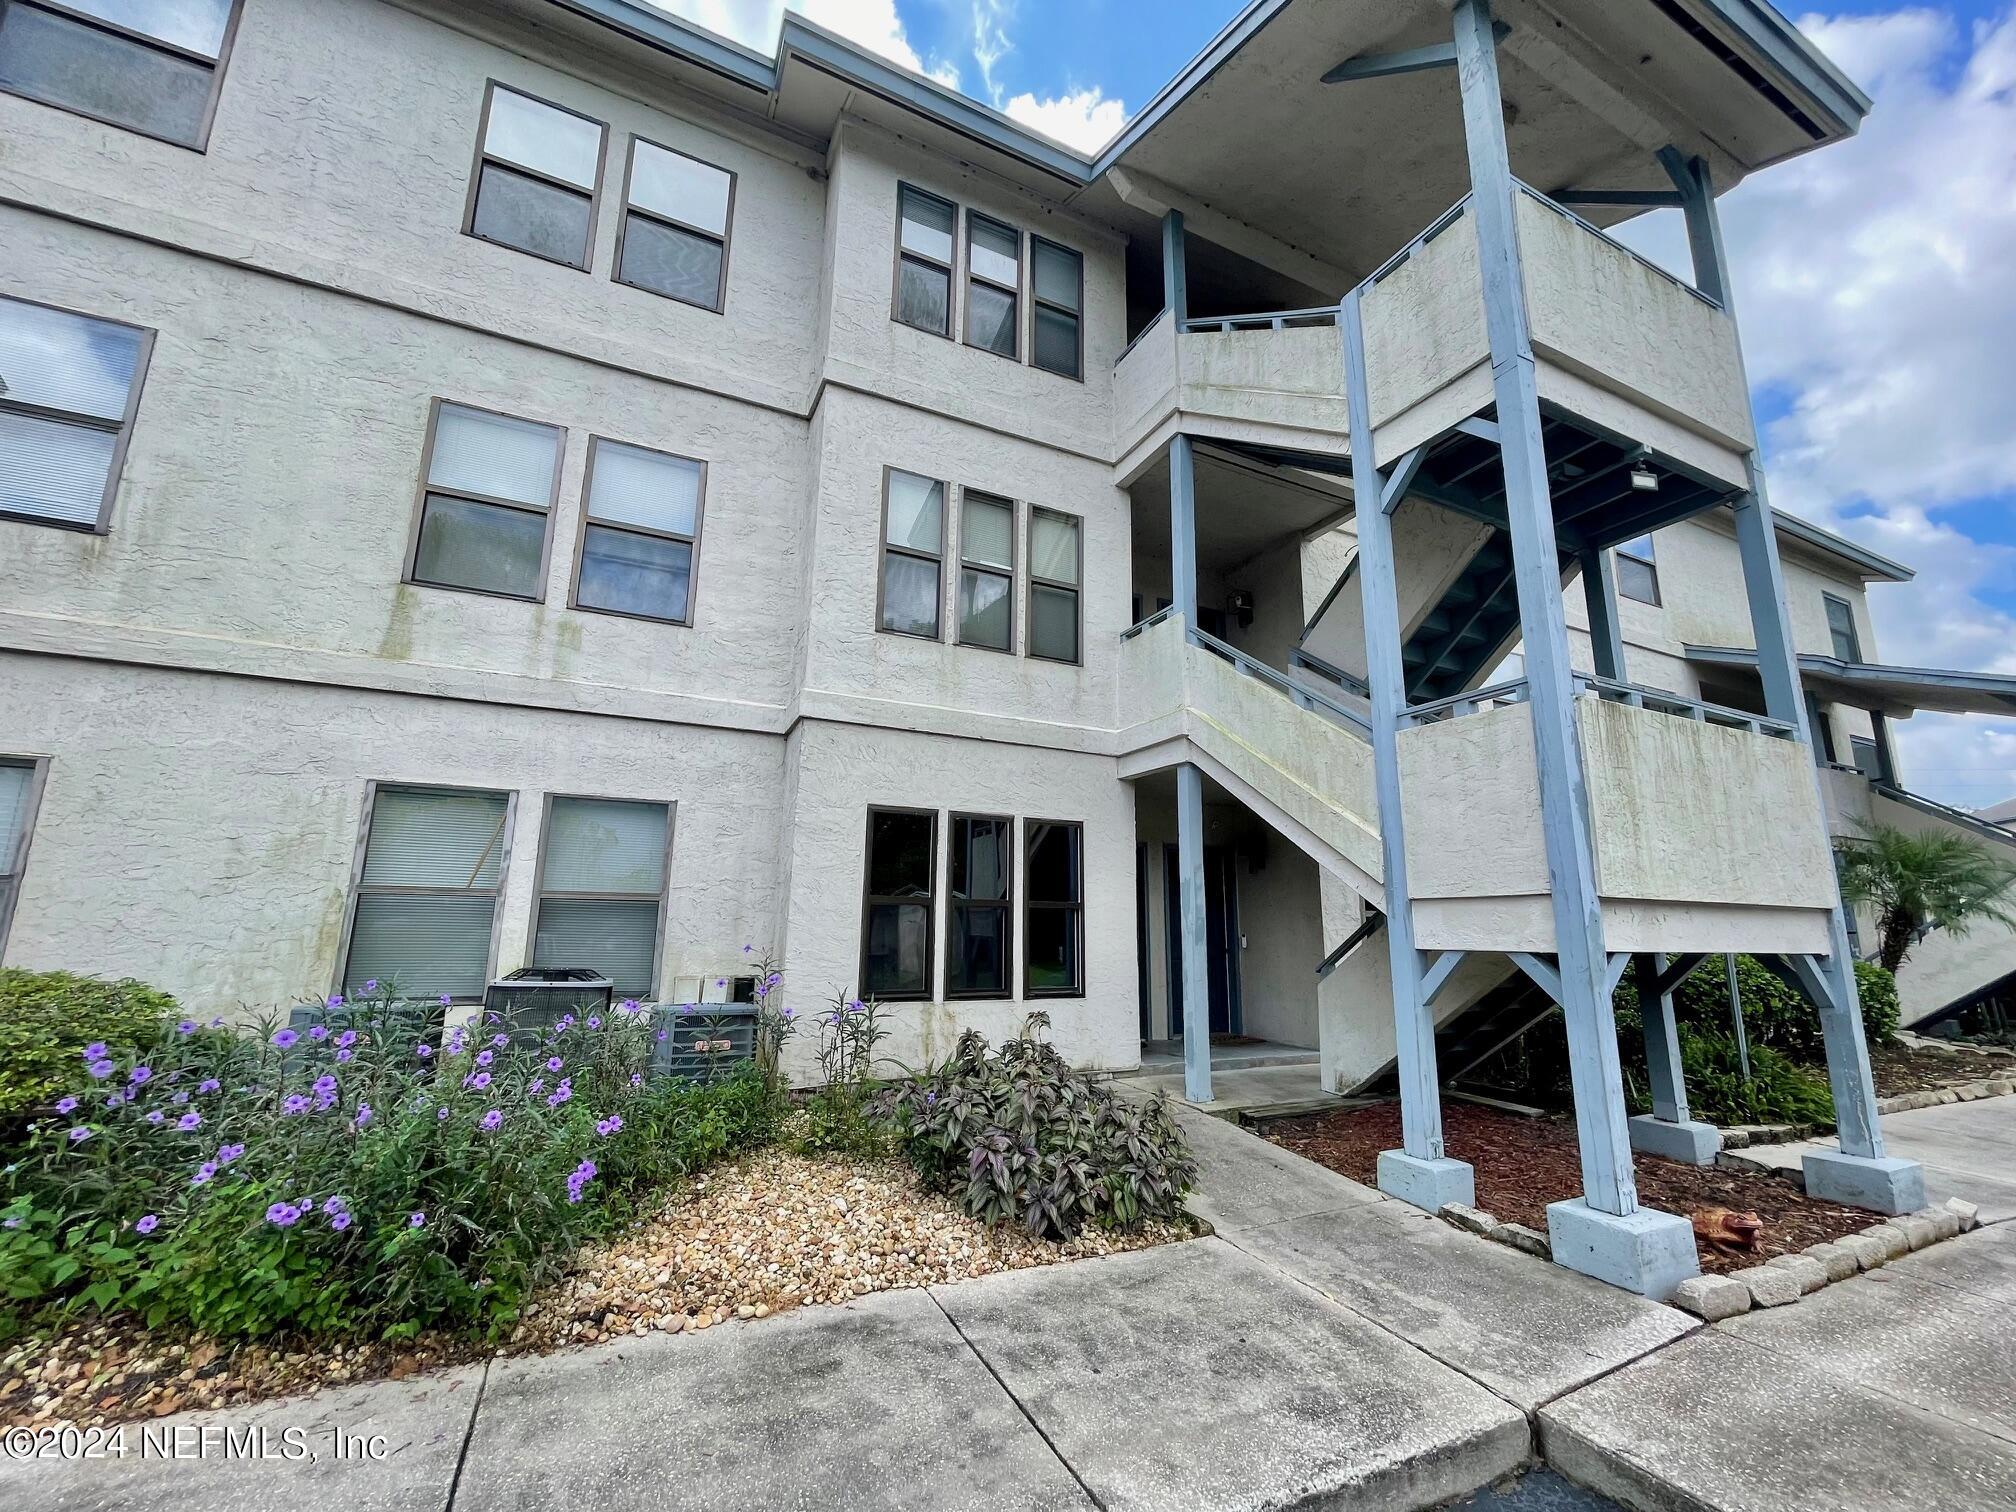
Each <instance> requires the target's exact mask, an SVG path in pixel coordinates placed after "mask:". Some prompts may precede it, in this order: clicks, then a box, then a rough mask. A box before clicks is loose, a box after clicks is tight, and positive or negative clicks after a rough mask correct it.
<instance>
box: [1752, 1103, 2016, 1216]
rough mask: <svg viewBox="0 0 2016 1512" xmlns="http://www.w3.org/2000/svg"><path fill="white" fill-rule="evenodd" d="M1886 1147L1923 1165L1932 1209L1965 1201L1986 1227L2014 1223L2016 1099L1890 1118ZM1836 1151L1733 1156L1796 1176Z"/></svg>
mask: <svg viewBox="0 0 2016 1512" xmlns="http://www.w3.org/2000/svg"><path fill="white" fill-rule="evenodd" d="M1883 1142H1884V1144H1885V1146H1886V1147H1887V1148H1888V1150H1889V1153H1890V1154H1892V1155H1900V1156H1902V1157H1904V1158H1905V1159H1907V1160H1916V1161H1919V1162H1921V1163H1922V1164H1923V1165H1924V1167H1925V1198H1926V1201H1927V1202H1929V1203H1930V1204H1931V1205H1932V1206H1933V1207H1937V1206H1938V1205H1939V1204H1940V1203H1942V1202H1944V1201H1945V1200H1946V1199H1947V1198H1948V1197H1964V1198H1966V1199H1967V1200H1968V1201H1969V1202H1973V1203H1978V1204H1979V1205H1980V1208H1981V1221H1982V1222H1984V1223H1999V1222H2001V1221H2003V1220H2004V1219H2009V1218H2016V1097H1984V1098H1982V1099H1980V1100H1979V1101H1977V1102H1965V1103H1942V1104H1941V1105H1940V1106H1938V1107H1936V1108H1917V1109H1914V1110H1913V1111H1911V1112H1909V1113H1892V1114H1890V1115H1888V1116H1887V1117H1885V1118H1884V1119H1883ZM1833 1148H1834V1144H1833V1142H1832V1141H1831V1140H1828V1141H1817V1142H1816V1141H1813V1140H1805V1141H1802V1142H1801V1143H1798V1144H1783V1145H1754V1146H1752V1147H1751V1148H1749V1149H1747V1150H1738V1151H1734V1152H1732V1153H1733V1156H1734V1158H1736V1159H1740V1160H1754V1161H1756V1162H1757V1163H1758V1164H1759V1165H1767V1166H1772V1167H1774V1168H1776V1169H1778V1170H1785V1171H1796V1170H1798V1169H1799V1168H1800V1157H1801V1156H1803V1155H1807V1154H1810V1153H1812V1152H1813V1151H1815V1150H1831V1149H1833Z"/></svg>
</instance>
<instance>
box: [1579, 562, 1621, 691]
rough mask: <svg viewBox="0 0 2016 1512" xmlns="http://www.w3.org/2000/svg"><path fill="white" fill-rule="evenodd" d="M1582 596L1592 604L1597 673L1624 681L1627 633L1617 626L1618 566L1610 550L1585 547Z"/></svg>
mask: <svg viewBox="0 0 2016 1512" xmlns="http://www.w3.org/2000/svg"><path fill="white" fill-rule="evenodd" d="M1579 560H1580V561H1581V563H1582V597H1583V598H1584V599H1585V600H1586V601H1587V603H1588V605H1589V645H1590V648H1591V651H1592V653H1593V654H1594V657H1595V663H1596V675H1597V676H1598V677H1608V678H1613V679H1615V680H1616V681H1618V682H1623V681H1624V680H1625V677H1624V633H1623V631H1621V630H1620V629H1618V627H1617V566H1616V563H1615V562H1614V560H1613V559H1612V558H1611V556H1610V553H1609V552H1607V551H1585V552H1583V553H1582V554H1581V556H1580V557H1579Z"/></svg>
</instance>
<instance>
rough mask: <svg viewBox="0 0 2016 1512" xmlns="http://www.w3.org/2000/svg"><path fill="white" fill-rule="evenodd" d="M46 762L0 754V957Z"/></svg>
mask: <svg viewBox="0 0 2016 1512" xmlns="http://www.w3.org/2000/svg"><path fill="white" fill-rule="evenodd" d="M44 767H45V763H43V762H40V761H37V760H35V759H33V758H32V757H27V756H0V959H4V956H5V952H6V949H7V926H8V925H9V924H10V923H12V922H13V919H14V900H15V899H16V898H17V897H19V896H20V894H21V874H22V872H24V871H26V870H27V869H28V837H29V836H30V835H31V834H32V833H33V832H34V829H35V801H36V798H37V797H38V795H39V793H40V790H41V786H42V774H43V770H44Z"/></svg>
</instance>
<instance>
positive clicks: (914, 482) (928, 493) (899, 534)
mask: <svg viewBox="0 0 2016 1512" xmlns="http://www.w3.org/2000/svg"><path fill="white" fill-rule="evenodd" d="M944 547H945V485H944V484H943V483H938V482H934V481H933V480H931V479H930V478H920V477H918V476H917V475H916V474H915V473H907V472H898V471H897V470H896V469H895V468H893V467H892V468H890V469H889V470H888V471H887V473H886V474H885V475H884V478H883V485H882V603H881V609H880V615H881V624H882V628H883V629H884V630H890V631H893V632H895V633H896V634H897V635H921V636H924V637H926V638H927V639H930V640H937V639H939V634H938V613H939V600H940V599H941V597H942V596H943V584H942V582H941V581H940V578H939V570H940V568H941V566H942V565H943V554H944Z"/></svg>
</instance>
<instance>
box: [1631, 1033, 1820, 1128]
mask: <svg viewBox="0 0 2016 1512" xmlns="http://www.w3.org/2000/svg"><path fill="white" fill-rule="evenodd" d="M1638 1063H1639V1065H1641V1066H1642V1064H1643V1046H1642V1042H1641V1046H1640V1051H1639V1057H1638ZM1680 1067H1681V1070H1682V1071H1683V1072H1684V1073H1685V1075H1686V1077H1687V1104H1688V1109H1689V1111H1690V1112H1691V1113H1692V1114H1693V1115H1694V1117H1696V1118H1699V1119H1703V1120H1705V1121H1706V1122H1708V1123H1712V1124H1717V1125H1719V1126H1721V1127H1724V1128H1727V1127H1729V1126H1730V1125H1732V1124H1775V1123H1791V1124H1830V1123H1832V1122H1833V1121H1834V1095H1833V1093H1832V1092H1831V1091H1829V1089H1828V1086H1827V1078H1826V1076H1825V1075H1824V1074H1822V1073H1821V1072H1818V1071H1814V1070H1811V1069H1809V1068H1807V1067H1805V1066H1801V1065H1798V1064H1797V1063H1795V1062H1794V1061H1792V1060H1790V1059H1789V1058H1787V1057H1786V1056H1783V1055H1780V1054H1779V1053H1778V1052H1777V1051H1776V1050H1773V1049H1772V1048H1771V1047H1770V1046H1769V1045H1757V1044H1753V1045H1751V1046H1750V1080H1749V1081H1748V1082H1745V1081H1744V1080H1743V1063H1742V1059H1741V1057H1740V1056H1739V1055H1738V1054H1737V1051H1736V1036H1735V1035H1734V1034H1718V1033H1716V1032H1715V1031H1713V1030H1709V1029H1697V1028H1695V1027H1693V1026H1692V1025H1683V1026H1682V1027H1681V1029H1680ZM1639 1084H1640V1085H1641V1086H1642V1085H1643V1082H1642V1078H1641V1080H1640V1083H1639ZM1633 1102H1634V1104H1636V1103H1637V1099H1635V1098H1634V1099H1633ZM1632 1111H1633V1112H1634V1113H1646V1112H1650V1111H1651V1106H1650V1102H1649V1099H1648V1100H1647V1101H1646V1102H1645V1104H1644V1105H1643V1106H1636V1105H1634V1106H1633V1108H1632Z"/></svg>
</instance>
